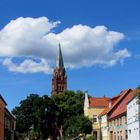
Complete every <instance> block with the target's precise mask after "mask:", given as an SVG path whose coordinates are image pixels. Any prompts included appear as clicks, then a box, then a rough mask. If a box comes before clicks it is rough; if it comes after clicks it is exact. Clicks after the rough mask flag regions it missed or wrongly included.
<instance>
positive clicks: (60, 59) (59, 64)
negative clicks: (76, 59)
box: [56, 43, 64, 68]
mask: <svg viewBox="0 0 140 140" xmlns="http://www.w3.org/2000/svg"><path fill="white" fill-rule="evenodd" d="M56 67H57V68H64V63H63V56H62V52H61V45H60V43H59V50H58V54H57V60H56Z"/></svg>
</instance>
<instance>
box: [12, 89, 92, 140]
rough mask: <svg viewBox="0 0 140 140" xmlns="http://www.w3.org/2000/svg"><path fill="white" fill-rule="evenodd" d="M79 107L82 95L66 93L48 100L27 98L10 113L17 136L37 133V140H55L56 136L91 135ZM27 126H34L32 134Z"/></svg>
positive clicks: (32, 95)
mask: <svg viewBox="0 0 140 140" xmlns="http://www.w3.org/2000/svg"><path fill="white" fill-rule="evenodd" d="M83 106H84V93H83V92H81V91H77V92H76V93H75V92H73V91H66V92H65V93H59V94H58V95H56V96H52V97H48V96H46V95H45V96H42V97H40V96H39V95H37V94H31V95H30V96H27V98H26V99H25V100H23V101H21V102H20V106H19V107H15V109H14V110H13V111H12V112H13V114H14V115H15V116H16V120H17V131H18V132H19V133H29V132H32V133H30V136H32V135H34V134H36V133H37V134H38V135H39V136H40V138H41V139H45V138H47V137H49V136H52V137H53V138H56V136H57V135H59V134H60V136H62V135H63V134H64V135H65V136H67V135H68V134H69V137H71V138H72V137H73V136H76V135H78V134H79V133H81V132H82V133H90V131H91V122H90V121H89V120H88V119H87V118H85V117H84V116H83V114H84V111H83ZM31 126H34V127H33V131H31V130H30V128H31ZM62 128H63V129H62ZM62 130H63V131H62ZM71 131H72V133H70V132H71ZM33 132H35V133H33Z"/></svg>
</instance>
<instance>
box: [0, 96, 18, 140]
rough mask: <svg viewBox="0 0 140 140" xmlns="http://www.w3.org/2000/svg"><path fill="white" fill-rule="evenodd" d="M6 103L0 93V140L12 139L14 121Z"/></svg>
mask: <svg viewBox="0 0 140 140" xmlns="http://www.w3.org/2000/svg"><path fill="white" fill-rule="evenodd" d="M6 105H7V103H6V102H5V100H4V99H3V97H2V96H1V95H0V140H4V139H5V140H14V134H15V125H16V121H15V117H14V116H13V115H12V114H11V113H10V112H9V111H8V109H7V108H6Z"/></svg>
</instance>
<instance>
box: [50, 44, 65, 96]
mask: <svg viewBox="0 0 140 140" xmlns="http://www.w3.org/2000/svg"><path fill="white" fill-rule="evenodd" d="M66 90H67V75H66V71H65V67H64V63H63V56H62V52H61V45H60V44H59V50H58V54H57V60H56V67H55V69H54V73H53V78H52V95H56V94H59V93H62V92H64V91H66Z"/></svg>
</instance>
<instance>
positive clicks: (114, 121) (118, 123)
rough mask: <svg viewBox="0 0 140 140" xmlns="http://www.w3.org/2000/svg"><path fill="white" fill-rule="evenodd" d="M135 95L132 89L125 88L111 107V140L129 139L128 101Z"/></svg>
mask: <svg viewBox="0 0 140 140" xmlns="http://www.w3.org/2000/svg"><path fill="white" fill-rule="evenodd" d="M132 97H133V94H132V90H131V89H128V90H124V91H122V92H121V93H120V97H119V98H118V99H117V100H116V102H115V103H114V104H113V105H112V107H111V108H110V109H109V111H108V113H107V116H108V136H109V140H127V137H128V136H127V102H129V101H130V100H131V99H132Z"/></svg>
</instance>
